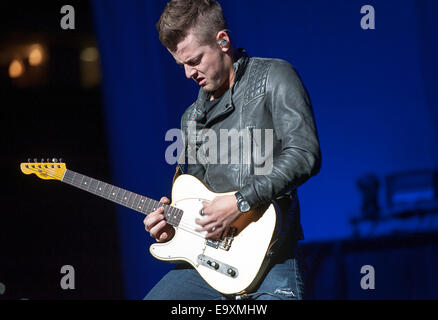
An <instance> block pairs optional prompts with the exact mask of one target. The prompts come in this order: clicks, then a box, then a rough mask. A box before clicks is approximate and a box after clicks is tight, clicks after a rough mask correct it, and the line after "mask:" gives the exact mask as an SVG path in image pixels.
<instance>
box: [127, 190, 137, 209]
mask: <svg viewBox="0 0 438 320" xmlns="http://www.w3.org/2000/svg"><path fill="white" fill-rule="evenodd" d="M134 195H135V193H134V192H130V193H129V198H128V203H130V206H131V208H132V209H134V201H133V200H132V201H131V198H132V196H134ZM134 198H135V196H134Z"/></svg>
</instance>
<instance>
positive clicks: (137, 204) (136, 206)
mask: <svg viewBox="0 0 438 320" xmlns="http://www.w3.org/2000/svg"><path fill="white" fill-rule="evenodd" d="M137 197H140V198H139V199H138V202H137V203H136V204H135V209H137V208H138V207H139V203H140V199H141V196H140V195H138V194H136V195H135V200H134V202H135V201H136V200H137Z"/></svg>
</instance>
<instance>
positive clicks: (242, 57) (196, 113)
mask: <svg viewBox="0 0 438 320" xmlns="http://www.w3.org/2000/svg"><path fill="white" fill-rule="evenodd" d="M237 54H238V59H237V61H236V62H234V63H233V68H234V74H235V76H234V83H233V85H232V87H231V88H230V92H226V93H224V95H225V96H224V98H228V99H229V103H227V104H225V110H224V112H222V113H221V114H220V115H223V114H224V113H228V112H229V111H231V110H232V109H234V104H233V93H234V86H235V85H236V83H238V82H239V80H240V78H241V77H242V75H243V74H244V73H245V69H246V66H247V64H248V60H249V57H248V54H247V53H246V51H245V49H242V48H240V49H238V50H237ZM226 96H228V97H226ZM209 98H210V94H209V93H208V92H206V91H205V90H204V89H203V88H200V89H199V93H198V99H197V100H196V102H195V108H194V109H193V112H192V114H191V117H190V120H195V121H202V120H203V118H204V117H205V106H204V103H205V101H206V100H207V99H209ZM209 122H210V121H209Z"/></svg>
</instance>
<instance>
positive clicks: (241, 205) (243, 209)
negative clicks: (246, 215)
mask: <svg viewBox="0 0 438 320" xmlns="http://www.w3.org/2000/svg"><path fill="white" fill-rule="evenodd" d="M249 209H250V208H249V204H248V202H246V201H241V202H240V203H239V210H240V212H247V211H249Z"/></svg>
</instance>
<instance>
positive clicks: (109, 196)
mask: <svg viewBox="0 0 438 320" xmlns="http://www.w3.org/2000/svg"><path fill="white" fill-rule="evenodd" d="M113 191H114V186H111V191H110V193H109V195H108V199H111V195H112V194H113Z"/></svg>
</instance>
